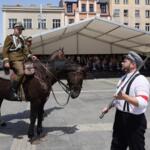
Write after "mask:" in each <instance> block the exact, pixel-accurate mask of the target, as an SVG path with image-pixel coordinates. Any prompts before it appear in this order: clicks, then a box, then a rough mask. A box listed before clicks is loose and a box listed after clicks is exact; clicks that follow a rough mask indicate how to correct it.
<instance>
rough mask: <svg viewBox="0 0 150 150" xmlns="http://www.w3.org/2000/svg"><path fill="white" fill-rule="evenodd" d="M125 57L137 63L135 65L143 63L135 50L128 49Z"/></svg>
mask: <svg viewBox="0 0 150 150" xmlns="http://www.w3.org/2000/svg"><path fill="white" fill-rule="evenodd" d="M125 58H127V59H130V60H131V61H132V62H133V63H135V64H136V65H137V67H139V66H140V65H142V64H143V59H142V58H141V56H140V55H138V54H137V53H136V52H133V51H129V52H128V54H127V55H126V56H125Z"/></svg>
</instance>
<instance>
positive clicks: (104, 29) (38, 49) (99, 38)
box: [32, 17, 150, 54]
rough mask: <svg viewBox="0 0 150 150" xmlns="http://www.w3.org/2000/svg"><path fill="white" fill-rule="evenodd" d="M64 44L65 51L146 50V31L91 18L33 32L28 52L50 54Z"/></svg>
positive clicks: (148, 43) (148, 47)
mask: <svg viewBox="0 0 150 150" xmlns="http://www.w3.org/2000/svg"><path fill="white" fill-rule="evenodd" d="M60 47H64V50H65V53H67V54H110V53H127V52H128V51H129V50H133V51H138V52H140V53H142V54H143V53H147V54H148V53H150V33H148V32H145V31H142V30H137V29H132V28H129V27H127V26H125V25H121V24H117V23H115V22H113V21H108V20H104V19H101V18H99V17H94V18H90V19H86V20H83V21H80V22H78V23H74V24H69V25H68V26H64V27H62V28H57V29H53V30H49V31H47V32H43V33H41V34H37V35H33V46H32V51H33V53H35V54H50V53H51V52H52V51H54V50H56V49H59V48H60Z"/></svg>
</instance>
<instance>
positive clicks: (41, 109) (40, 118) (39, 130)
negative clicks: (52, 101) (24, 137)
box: [37, 102, 45, 135]
mask: <svg viewBox="0 0 150 150" xmlns="http://www.w3.org/2000/svg"><path fill="white" fill-rule="evenodd" d="M44 104H45V102H44V103H41V105H40V106H39V111H38V122H37V135H40V134H41V133H42V132H43V129H42V128H43V127H42V121H43V116H44Z"/></svg>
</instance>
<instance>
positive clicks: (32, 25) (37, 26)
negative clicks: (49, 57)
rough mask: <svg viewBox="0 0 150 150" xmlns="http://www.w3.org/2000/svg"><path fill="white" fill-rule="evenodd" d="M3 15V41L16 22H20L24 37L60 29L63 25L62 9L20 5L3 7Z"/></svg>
mask: <svg viewBox="0 0 150 150" xmlns="http://www.w3.org/2000/svg"><path fill="white" fill-rule="evenodd" d="M2 13H3V40H4V39H5V37H6V35H8V34H12V32H13V31H12V30H13V25H14V23H16V22H22V23H23V25H24V27H25V31H24V32H23V34H24V35H25V36H26V35H27V36H29V35H34V34H39V33H42V32H44V31H47V30H49V29H54V28H58V27H62V26H64V25H65V23H64V9H63V8H62V7H57V6H52V5H50V4H48V5H46V6H43V7H42V6H41V7H40V6H36V5H30V6H22V5H4V6H3V7H2Z"/></svg>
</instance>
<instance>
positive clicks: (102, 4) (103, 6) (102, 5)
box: [100, 3, 107, 13]
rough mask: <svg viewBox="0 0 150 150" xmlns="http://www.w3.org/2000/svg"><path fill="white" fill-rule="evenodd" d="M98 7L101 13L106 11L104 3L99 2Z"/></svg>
mask: <svg viewBox="0 0 150 150" xmlns="http://www.w3.org/2000/svg"><path fill="white" fill-rule="evenodd" d="M100 7H101V13H106V11H107V9H106V3H101V5H100Z"/></svg>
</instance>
